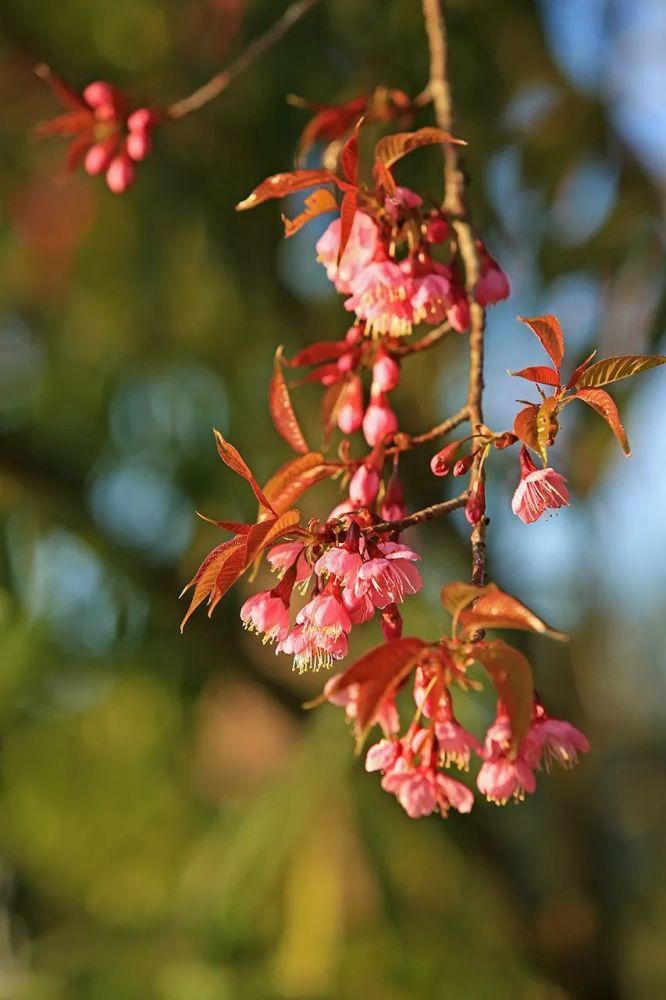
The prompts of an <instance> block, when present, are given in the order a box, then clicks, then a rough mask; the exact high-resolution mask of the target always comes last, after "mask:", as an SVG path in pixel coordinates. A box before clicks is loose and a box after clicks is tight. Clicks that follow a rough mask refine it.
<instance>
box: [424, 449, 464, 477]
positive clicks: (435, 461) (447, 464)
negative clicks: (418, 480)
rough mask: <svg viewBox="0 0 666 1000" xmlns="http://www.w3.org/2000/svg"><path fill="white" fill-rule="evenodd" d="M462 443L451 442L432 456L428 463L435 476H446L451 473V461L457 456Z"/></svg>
mask: <svg viewBox="0 0 666 1000" xmlns="http://www.w3.org/2000/svg"><path fill="white" fill-rule="evenodd" d="M461 444H462V441H452V442H451V444H447V445H446V447H445V448H442V450H441V451H438V452H437V454H436V455H433V457H432V459H431V461H430V469H431V470H432V473H433V475H435V476H448V474H449V472H450V471H451V464H452V462H453V459H454V458H455V456H456V455H457V454H458V451H459V449H460V446H461Z"/></svg>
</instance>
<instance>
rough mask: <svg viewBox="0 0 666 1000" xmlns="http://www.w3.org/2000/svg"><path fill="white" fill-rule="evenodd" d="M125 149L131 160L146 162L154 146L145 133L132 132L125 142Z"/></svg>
mask: <svg viewBox="0 0 666 1000" xmlns="http://www.w3.org/2000/svg"><path fill="white" fill-rule="evenodd" d="M125 148H126V150H127V155H128V156H129V157H130V159H132V160H145V158H146V157H147V156H148V154H149V153H150V151H151V149H152V148H153V144H152V142H151V140H150V137H149V136H148V135H147V134H146V133H145V132H130V134H129V135H128V136H127V139H126V140H125Z"/></svg>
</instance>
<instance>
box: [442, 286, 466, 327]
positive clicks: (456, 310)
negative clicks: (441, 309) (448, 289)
mask: <svg viewBox="0 0 666 1000" xmlns="http://www.w3.org/2000/svg"><path fill="white" fill-rule="evenodd" d="M455 293H456V294H455V297H454V301H453V304H452V305H451V306H449V308H448V309H447V311H446V318H447V319H448V321H449V323H450V324H451V326H452V327H453V329H454V330H456V332H457V333H465V331H466V330H469V321H470V313H469V303H468V301H467V298H466V297H465V295H464V294H463V293H462V292H461V291H460V290H459V289H455Z"/></svg>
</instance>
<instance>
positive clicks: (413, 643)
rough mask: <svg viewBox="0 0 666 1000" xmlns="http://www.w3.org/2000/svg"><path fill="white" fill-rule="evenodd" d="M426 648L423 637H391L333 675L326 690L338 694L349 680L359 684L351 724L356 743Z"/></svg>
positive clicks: (360, 741)
mask: <svg viewBox="0 0 666 1000" xmlns="http://www.w3.org/2000/svg"><path fill="white" fill-rule="evenodd" d="M426 648H427V644H426V643H425V642H423V640H422V639H416V638H410V637H406V638H403V639H393V640H392V641H391V642H387V643H385V644H384V645H382V646H377V647H376V648H375V649H371V650H370V652H368V653H366V654H365V656H362V657H361V659H360V660H357V661H356V663H354V664H353V665H352V666H351V667H349V669H348V670H345V672H344V673H342V674H339V675H338V676H337V677H336V678H335V679H334V681H333V683H332V684H331V687H330V688H329V690H328V692H327V693H328V694H337V693H338V692H340V691H344V690H345V689H346V688H348V687H349V686H350V685H352V684H355V685H358V713H357V716H356V718H355V719H354V727H355V731H356V739H357V745H358V746H359V747H360V745H361V744H362V743H363V740H364V739H365V735H366V733H367V731H368V729H369V728H370V726H371V725H372V723H373V721H374V719H375V716H376V715H377V712H378V710H379V708H380V706H381V703H382V701H383V700H384V699H385V698H386V697H387V695H390V694H392V693H393V692H394V691H395V690H396V689H397V687H398V685H399V684H400V682H401V681H402V680H404V678H405V677H407V676H408V674H409V673H411V671H412V670H413V669H414V666H415V665H416V661H417V659H418V657H419V654H420V653H422V652H423V650H424V649H426Z"/></svg>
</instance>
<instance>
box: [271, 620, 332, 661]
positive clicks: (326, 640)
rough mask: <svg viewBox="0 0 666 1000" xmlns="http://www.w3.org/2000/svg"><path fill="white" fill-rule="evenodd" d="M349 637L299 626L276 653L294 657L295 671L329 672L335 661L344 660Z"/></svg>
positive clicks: (280, 644)
mask: <svg viewBox="0 0 666 1000" xmlns="http://www.w3.org/2000/svg"><path fill="white" fill-rule="evenodd" d="M348 648H349V647H348V643H347V636H346V634H345V633H344V632H342V631H340V632H336V631H335V630H334V629H329V630H327V629H324V628H320V629H315V628H307V627H306V626H303V625H297V626H296V628H294V629H292V630H291V632H290V633H289V634H288V635H287V636H286V637H285V638H284V639H282V640H281V641H280V642H279V643H278V645H277V646H276V648H275V651H276V653H288V654H289V655H291V656H293V657H294V670H298V672H299V673H303V671H305V670H321V669H325V670H329V669H330V668H331V666H332V665H333V661H334V660H342V659H344V657H345V656H346V655H347V652H348Z"/></svg>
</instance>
